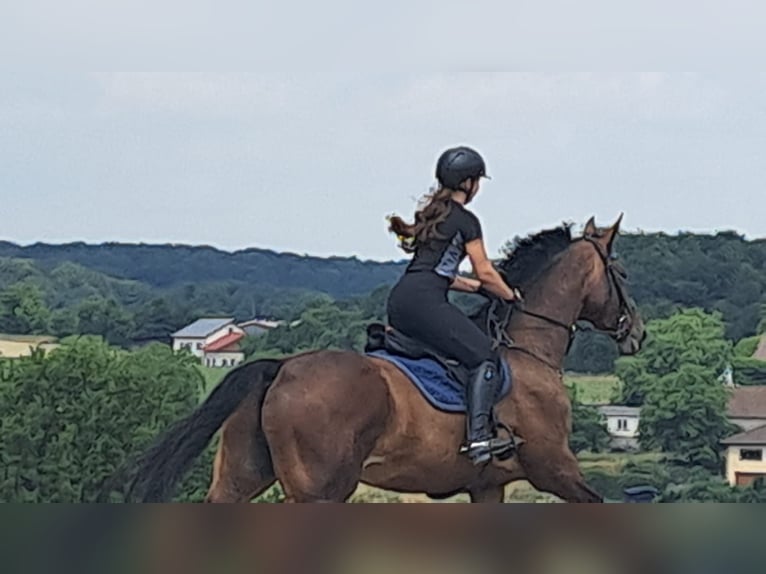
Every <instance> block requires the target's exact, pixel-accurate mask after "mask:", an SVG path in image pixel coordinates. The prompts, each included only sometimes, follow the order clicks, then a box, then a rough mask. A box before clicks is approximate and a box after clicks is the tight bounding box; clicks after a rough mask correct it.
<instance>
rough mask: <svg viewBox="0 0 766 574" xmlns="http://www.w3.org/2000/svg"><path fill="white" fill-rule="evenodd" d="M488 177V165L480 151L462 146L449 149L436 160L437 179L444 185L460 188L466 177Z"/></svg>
mask: <svg viewBox="0 0 766 574" xmlns="http://www.w3.org/2000/svg"><path fill="white" fill-rule="evenodd" d="M477 177H486V178H489V176H488V175H487V166H486V165H485V164H484V159H483V158H482V157H481V156H480V155H479V152H477V151H476V150H473V149H471V148H469V147H465V146H460V147H455V148H451V149H448V150H447V151H445V152H444V153H443V154H442V155H441V156H440V157H439V161H437V162H436V179H437V180H439V183H441V184H442V185H443V186H444V187H447V188H449V189H458V188H459V187H460V184H461V183H463V182H464V181H465V180H466V179H469V178H477Z"/></svg>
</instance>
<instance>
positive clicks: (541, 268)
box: [471, 225, 572, 328]
mask: <svg viewBox="0 0 766 574" xmlns="http://www.w3.org/2000/svg"><path fill="white" fill-rule="evenodd" d="M571 243H572V231H571V225H562V226H561V227H557V228H555V229H548V230H546V231H541V232H540V233H537V234H536V235H531V236H529V237H526V238H524V239H521V238H518V237H516V238H515V239H514V240H513V242H512V243H511V246H510V247H509V248H507V249H505V257H504V258H503V259H502V260H500V261H498V262H497V263H496V267H497V270H498V271H499V272H500V274H501V275H502V276H503V278H504V279H505V282H506V283H508V284H509V285H512V286H514V287H520V288H521V290H522V291H525V290H526V289H528V288H529V287H530V286H531V285H532V284H533V283H534V282H535V281H537V279H538V278H539V277H540V276H541V275H542V274H543V273H544V272H545V271H546V270H548V269H549V268H550V266H551V265H552V264H553V262H554V261H556V259H557V257H558V256H559V255H561V254H562V253H563V252H564V251H566V250H567V248H568V247H569V246H570V244H571ZM490 307H491V303H490V302H487V303H484V304H483V305H481V306H480V307H479V308H478V309H477V310H476V311H475V312H474V313H472V314H471V318H472V319H473V320H474V321H476V322H477V323H478V325H479V326H480V327H482V328H483V326H484V325H485V324H486V322H487V313H488V312H489V309H490Z"/></svg>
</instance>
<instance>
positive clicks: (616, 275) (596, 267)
mask: <svg viewBox="0 0 766 574" xmlns="http://www.w3.org/2000/svg"><path fill="white" fill-rule="evenodd" d="M621 221H622V216H620V217H619V219H618V220H617V222H616V223H615V224H614V225H612V226H611V227H607V228H599V227H597V226H596V223H595V220H594V218H591V219H590V220H589V221H588V223H587V224H586V225H585V230H584V232H583V236H582V238H580V239H578V240H577V242H579V243H581V245H579V246H578V248H577V249H578V255H579V256H580V257H581V265H583V266H584V267H583V268H584V269H587V270H588V273H587V276H586V279H585V299H584V301H583V307H582V311H581V313H580V317H579V319H580V320H583V321H588V322H589V323H591V324H592V325H593V326H594V327H595V328H596V329H598V330H600V331H602V332H604V333H605V334H607V335H609V336H610V337H612V339H614V340H615V341H616V342H617V345H618V347H619V349H620V353H622V354H623V355H632V354H635V353H637V352H638V351H639V350H640V349H641V344H642V343H643V341H644V339H645V338H646V332H645V330H644V322H643V320H642V319H641V316H640V315H639V313H638V308H637V306H636V304H635V302H634V301H633V299H632V298H631V296H630V294H629V293H628V289H627V285H626V282H627V273H626V272H625V269H624V268H623V267H622V265H620V263H619V262H617V260H616V258H615V257H614V255H613V253H612V246H613V244H614V240H615V239H616V238H617V235H618V234H619V231H620V222H621Z"/></svg>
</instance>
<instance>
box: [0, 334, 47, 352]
mask: <svg viewBox="0 0 766 574" xmlns="http://www.w3.org/2000/svg"><path fill="white" fill-rule="evenodd" d="M55 340H56V338H55V337H49V336H42V335H5V334H2V333H0V357H10V358H17V357H25V356H27V355H29V353H30V348H38V347H40V348H42V349H44V350H46V351H50V350H52V349H55V348H56V347H57V345H56V344H55V343H51V341H55Z"/></svg>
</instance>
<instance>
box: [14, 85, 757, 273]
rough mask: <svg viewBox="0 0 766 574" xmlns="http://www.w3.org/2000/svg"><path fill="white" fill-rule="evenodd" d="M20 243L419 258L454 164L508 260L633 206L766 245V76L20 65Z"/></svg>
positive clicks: (684, 226)
mask: <svg viewBox="0 0 766 574" xmlns="http://www.w3.org/2000/svg"><path fill="white" fill-rule="evenodd" d="M0 88H1V89H0V158H2V159H1V160H0V214H1V215H2V226H0V239H3V240H9V241H14V242H18V243H22V244H29V243H33V242H37V241H44V242H54V243H60V242H69V241H85V242H88V243H100V242H103V241H123V242H145V243H186V244H194V245H198V244H203V245H212V246H215V247H219V248H221V249H226V250H236V249H243V248H248V247H261V248H267V249H274V250H277V251H289V252H293V253H299V254H310V255H319V256H330V255H340V256H352V255H355V256H357V257H359V258H361V259H376V260H389V259H401V258H403V254H402V252H401V251H399V250H398V248H397V246H396V241H395V238H394V237H393V236H391V235H390V234H388V233H387V231H386V221H385V217H386V215H388V214H391V213H398V214H400V215H403V216H405V217H406V218H408V219H409V218H411V216H412V213H413V211H414V209H415V208H416V205H417V200H418V199H419V198H420V197H422V195H423V194H425V193H427V192H428V191H429V188H430V186H431V185H432V184H433V183H434V177H433V175H434V174H433V170H434V164H435V162H436V159H437V157H438V155H439V154H440V153H441V152H442V151H443V150H444V149H445V148H447V147H450V146H453V145H458V144H465V145H470V146H473V147H475V148H476V149H478V150H479V151H480V152H481V153H482V154H483V155H484V157H485V158H486V161H487V165H488V169H489V172H490V174H491V175H492V180H491V181H487V182H485V183H484V185H483V187H482V190H481V192H480V194H479V196H478V197H477V199H476V200H475V202H474V203H473V204H471V208H472V209H473V210H474V211H475V212H476V214H477V215H478V216H479V218H480V220H481V221H482V225H483V228H484V234H485V240H486V243H487V248H488V251H489V252H490V254H491V255H493V254H497V252H498V250H499V249H500V248H501V246H502V245H503V243H504V242H505V241H507V240H509V239H512V238H513V237H514V236H517V235H526V234H528V233H532V232H535V231H539V230H541V229H544V228H547V227H550V226H552V225H557V224H559V223H561V222H562V221H567V222H574V223H575V224H576V226H577V227H579V226H581V225H582V224H584V223H585V221H586V220H587V219H588V218H589V217H590V216H591V215H595V216H596V218H597V222H598V223H599V224H601V225H606V224H610V223H612V222H613V221H614V220H615V219H616V218H617V217H618V215H619V214H620V213H621V212H624V213H625V218H624V221H623V229H625V230H627V231H638V230H644V231H665V232H668V233H676V232H678V231H693V232H705V233H707V232H716V231H718V230H735V231H737V232H739V233H742V234H745V235H746V236H747V237H748V238H758V237H766V216H765V215H766V209H764V207H766V197H765V194H764V192H765V191H766V75H761V74H757V73H753V72H741V73H740V72H736V71H731V72H727V73H704V72H695V73H689V72H671V73H664V72H663V73H643V72H642V73H638V72H626V73H615V72H599V73H558V72H557V73H529V72H519V73H499V72H497V73H496V72H486V73H484V72H467V73H462V72H439V73H437V72H434V73H424V72H420V73H418V72H379V73H361V72H348V71H332V72H330V71H325V72H322V73H319V72H297V71H296V72H284V71H274V72H270V73H257V74H251V73H207V72H200V73H197V72H192V73H166V72H157V73H154V72H152V73H111V72H95V73H94V72H76V71H70V72H66V73H63V72H37V73H35V74H30V73H27V72H24V71H16V72H10V73H6V74H4V75H3V76H2V79H0Z"/></svg>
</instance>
